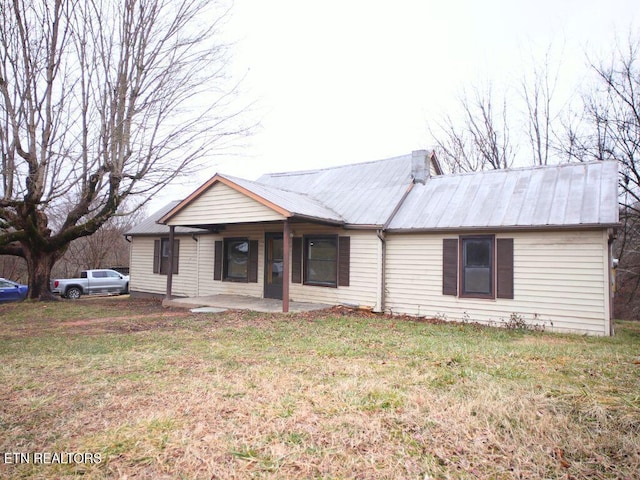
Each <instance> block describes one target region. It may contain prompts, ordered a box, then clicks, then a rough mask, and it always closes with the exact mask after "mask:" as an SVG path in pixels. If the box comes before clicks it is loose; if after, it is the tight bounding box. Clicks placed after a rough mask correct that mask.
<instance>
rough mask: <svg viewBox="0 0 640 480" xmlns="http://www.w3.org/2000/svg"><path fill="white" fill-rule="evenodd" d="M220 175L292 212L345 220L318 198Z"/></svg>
mask: <svg viewBox="0 0 640 480" xmlns="http://www.w3.org/2000/svg"><path fill="white" fill-rule="evenodd" d="M220 176H221V177H224V178H227V179H229V180H231V181H232V182H233V183H236V184H237V185H239V186H241V187H243V188H246V189H247V190H250V191H251V192H253V193H255V194H256V195H258V196H260V197H262V198H264V199H265V200H268V201H269V202H272V203H274V204H276V205H278V206H279V207H282V208H284V209H285V210H288V211H289V212H291V213H294V214H298V215H302V216H305V217H311V218H317V219H322V220H327V221H333V222H339V223H343V222H344V219H343V218H342V217H341V216H340V215H339V214H337V213H336V212H334V211H333V210H331V209H330V208H327V207H326V206H324V205H322V204H321V203H320V202H318V201H317V200H316V199H314V198H311V197H309V196H308V195H305V194H303V193H299V192H292V191H289V190H286V189H284V188H279V187H276V186H272V185H265V184H262V183H259V182H254V181H251V180H245V179H243V178H239V177H232V176H229V175H220Z"/></svg>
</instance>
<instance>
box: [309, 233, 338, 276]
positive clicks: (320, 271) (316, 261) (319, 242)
mask: <svg viewBox="0 0 640 480" xmlns="http://www.w3.org/2000/svg"><path fill="white" fill-rule="evenodd" d="M304 240H305V243H304V249H305V254H304V259H305V269H304V283H305V284H307V285H322V286H328V287H335V286H337V283H338V282H337V280H338V277H337V272H338V262H337V260H338V237H335V236H331V237H305V239H304Z"/></svg>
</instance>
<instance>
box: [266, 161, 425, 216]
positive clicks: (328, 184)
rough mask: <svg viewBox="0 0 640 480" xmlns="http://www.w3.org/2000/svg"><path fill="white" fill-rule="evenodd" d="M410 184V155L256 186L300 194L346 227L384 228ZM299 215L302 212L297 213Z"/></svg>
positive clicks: (279, 176) (276, 177)
mask: <svg viewBox="0 0 640 480" xmlns="http://www.w3.org/2000/svg"><path fill="white" fill-rule="evenodd" d="M411 182H412V177H411V154H409V155H403V156H400V157H394V158H388V159H385V160H378V161H374V162H366V163H357V164H352V165H344V166H339V167H331V168H323V169H318V170H307V171H300V172H285V173H272V174H267V175H263V176H262V177H260V178H259V179H258V180H257V183H259V184H263V185H268V186H271V187H277V188H279V189H282V190H287V191H290V192H297V193H300V194H304V195H305V196H306V197H311V198H313V199H314V200H315V201H317V202H319V203H320V204H321V205H324V206H325V207H326V208H328V209H330V210H331V211H333V212H335V213H337V214H338V215H339V216H340V217H341V218H342V219H343V220H344V222H345V223H346V224H349V225H379V226H381V225H384V224H385V222H386V221H387V220H388V219H389V217H390V216H391V214H392V212H393V210H394V209H395V208H396V206H397V205H398V202H399V201H400V200H401V199H402V196H403V195H404V193H405V192H406V190H407V188H408V187H409V185H410V184H411ZM297 213H302V212H297Z"/></svg>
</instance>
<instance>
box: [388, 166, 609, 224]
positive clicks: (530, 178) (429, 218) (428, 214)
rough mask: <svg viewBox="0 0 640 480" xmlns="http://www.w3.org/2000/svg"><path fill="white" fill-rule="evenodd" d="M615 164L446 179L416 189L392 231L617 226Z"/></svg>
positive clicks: (440, 178)
mask: <svg viewBox="0 0 640 480" xmlns="http://www.w3.org/2000/svg"><path fill="white" fill-rule="evenodd" d="M617 188H618V165H617V162H615V161H605V162H600V161H599V162H589V163H565V164H561V165H554V166H545V167H533V168H523V169H509V170H491V171H483V172H477V173H468V174H457V175H442V176H436V177H432V178H429V179H428V180H427V182H426V184H424V185H420V184H416V185H415V186H414V187H413V189H412V191H411V192H410V193H409V195H408V196H407V198H406V200H405V201H404V202H403V204H402V206H401V208H400V209H399V210H398V212H397V213H396V215H395V216H394V217H393V219H392V221H391V222H390V223H389V230H443V229H466V228H509V227H514V228H521V227H527V228H535V227H570V226H592V225H593V226H596V225H597V226H613V225H616V224H617V223H618V221H619V220H618V191H617Z"/></svg>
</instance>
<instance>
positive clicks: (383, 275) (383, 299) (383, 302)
mask: <svg viewBox="0 0 640 480" xmlns="http://www.w3.org/2000/svg"><path fill="white" fill-rule="evenodd" d="M415 184H416V180H415V178H412V179H411V183H410V184H409V186H408V187H407V190H406V191H405V192H404V194H403V195H402V198H400V201H399V202H398V204H397V205H396V206H395V208H394V209H393V212H391V215H389V218H388V219H387V221H386V222H384V225H383V226H382V228H381V229H379V230H378V231H377V232H376V234H377V235H378V238H379V239H380V244H381V248H382V253H381V260H380V264H381V265H380V270H381V272H380V311H381V312H382V313H384V312H385V310H386V308H387V294H386V292H387V239H386V235H385V232H386V231H387V229H388V228H389V225H390V224H391V220H393V217H395V216H396V214H397V213H398V210H400V207H401V206H402V204H403V203H404V201H405V200H406V198H407V196H408V195H409V193H411V190H413V186H414V185H415Z"/></svg>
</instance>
